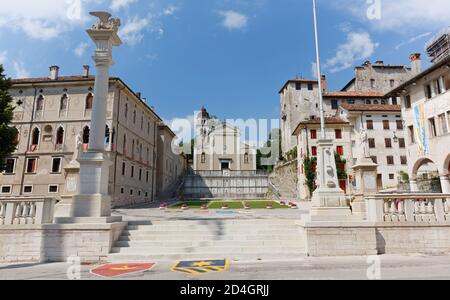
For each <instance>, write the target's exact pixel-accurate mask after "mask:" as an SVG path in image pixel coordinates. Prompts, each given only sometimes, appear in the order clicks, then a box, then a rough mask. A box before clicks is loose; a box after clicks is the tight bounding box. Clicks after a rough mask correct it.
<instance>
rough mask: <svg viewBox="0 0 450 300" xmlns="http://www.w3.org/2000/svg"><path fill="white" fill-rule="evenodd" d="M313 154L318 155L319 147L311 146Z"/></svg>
mask: <svg viewBox="0 0 450 300" xmlns="http://www.w3.org/2000/svg"><path fill="white" fill-rule="evenodd" d="M311 155H312V156H317V147H311Z"/></svg>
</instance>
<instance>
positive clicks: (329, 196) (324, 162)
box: [308, 140, 351, 222]
mask: <svg viewBox="0 0 450 300" xmlns="http://www.w3.org/2000/svg"><path fill="white" fill-rule="evenodd" d="M317 144H318V151H319V155H318V161H317V166H318V167H319V169H318V172H317V181H318V185H319V187H318V188H317V189H316V191H315V192H314V194H313V197H312V207H311V210H310V213H309V217H308V221H313V222H315V221H317V222H321V221H345V220H349V219H350V218H351V210H350V207H349V204H348V203H347V199H346V195H345V193H344V191H343V190H341V189H340V188H339V180H338V176H337V171H336V160H335V157H334V148H333V141H332V140H320V141H318V143H317Z"/></svg>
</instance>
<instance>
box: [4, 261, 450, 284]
mask: <svg viewBox="0 0 450 300" xmlns="http://www.w3.org/2000/svg"><path fill="white" fill-rule="evenodd" d="M379 258H380V267H381V269H380V277H381V279H447V280H448V279H450V256H380V257H379ZM372 259H373V258H372ZM372 259H370V260H368V258H367V257H329V258H305V259H298V260H295V259H293V260H291V261H281V262H267V261H266V262H252V263H250V262H230V266H229V269H228V270H226V271H224V272H218V273H210V274H206V275H185V274H181V273H175V272H172V271H171V270H170V268H171V267H172V266H173V265H174V264H175V263H176V262H173V263H172V262H164V263H159V264H157V265H156V266H155V267H154V268H153V269H151V270H150V271H146V272H143V273H136V274H129V275H125V276H123V277H119V278H116V279H115V280H121V279H128V280H202V279H204V280H272V279H273V280H287V279H291V280H297V279H306V280H311V279H330V280H343V279H361V280H366V279H368V277H367V273H368V270H371V269H370V268H371V266H372V263H373V260H372ZM368 261H369V263H368ZM94 267H95V265H91V266H86V265H85V266H81V274H80V276H81V279H84V280H104V279H103V278H101V277H97V276H96V275H93V274H90V273H89V270H90V269H91V268H94ZM68 268H69V265H68V264H66V263H53V264H17V265H0V279H7V280H12V279H21V280H22V279H45V280H47V279H49V280H50V279H52V280H66V279H68V277H67V270H68ZM369 273H370V274H372V273H371V272H369ZM371 279H372V278H371Z"/></svg>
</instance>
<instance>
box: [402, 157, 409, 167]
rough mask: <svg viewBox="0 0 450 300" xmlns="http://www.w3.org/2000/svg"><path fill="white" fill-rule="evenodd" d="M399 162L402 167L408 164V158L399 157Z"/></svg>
mask: <svg viewBox="0 0 450 300" xmlns="http://www.w3.org/2000/svg"><path fill="white" fill-rule="evenodd" d="M400 161H401V163H402V165H407V164H408V158H407V157H406V156H400Z"/></svg>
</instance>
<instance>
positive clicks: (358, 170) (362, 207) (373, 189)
mask: <svg viewBox="0 0 450 300" xmlns="http://www.w3.org/2000/svg"><path fill="white" fill-rule="evenodd" d="M353 172H354V175H355V180H356V190H355V199H354V200H353V202H352V212H353V215H355V216H358V217H360V218H362V219H363V220H365V219H366V218H367V216H366V212H367V210H366V197H367V196H369V195H373V194H376V193H377V192H378V187H377V174H378V165H377V164H375V163H374V162H373V161H372V159H371V158H358V160H357V162H356V165H355V166H354V167H353Z"/></svg>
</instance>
